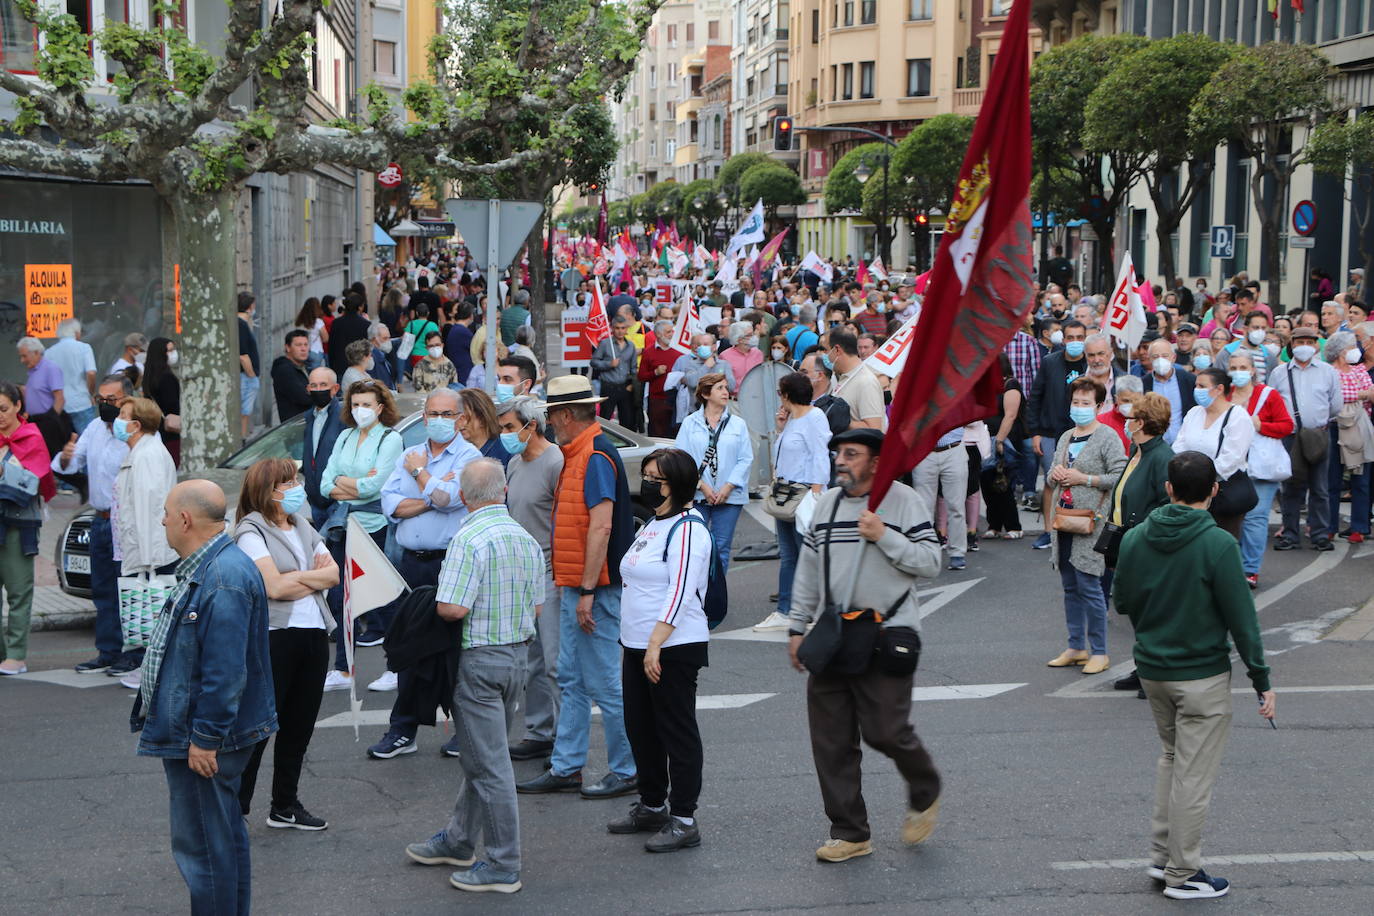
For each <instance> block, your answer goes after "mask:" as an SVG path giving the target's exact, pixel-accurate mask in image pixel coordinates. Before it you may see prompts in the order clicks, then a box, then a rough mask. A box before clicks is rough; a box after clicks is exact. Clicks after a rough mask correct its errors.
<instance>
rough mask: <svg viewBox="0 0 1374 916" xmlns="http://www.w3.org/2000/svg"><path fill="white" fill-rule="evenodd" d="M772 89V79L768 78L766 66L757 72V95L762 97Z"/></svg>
mask: <svg viewBox="0 0 1374 916" xmlns="http://www.w3.org/2000/svg"><path fill="white" fill-rule="evenodd" d="M772 91H773V81H772V80H771V79H769V78H768V68H767V67H765V68H764V69H763V70H762V72H760V73H759V96H760V97H761V98H762V97H764V96H767V95H768V94H769V93H770V92H772Z"/></svg>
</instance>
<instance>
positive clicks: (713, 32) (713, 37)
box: [706, 19, 720, 41]
mask: <svg viewBox="0 0 1374 916" xmlns="http://www.w3.org/2000/svg"><path fill="white" fill-rule="evenodd" d="M706 40H707V41H719V40H720V20H719V19H712V20H711V21H709V22H707V23H706Z"/></svg>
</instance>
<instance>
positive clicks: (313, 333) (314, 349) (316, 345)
mask: <svg viewBox="0 0 1374 916" xmlns="http://www.w3.org/2000/svg"><path fill="white" fill-rule="evenodd" d="M323 330H324V319H323V318H316V319H315V324H314V326H313V327H311V328H310V329H309V330H308V331H307V333H308V334H309V335H310V352H311V353H323V352H324V344H323V343H322V342H321V341H320V333H321V332H322V331H323Z"/></svg>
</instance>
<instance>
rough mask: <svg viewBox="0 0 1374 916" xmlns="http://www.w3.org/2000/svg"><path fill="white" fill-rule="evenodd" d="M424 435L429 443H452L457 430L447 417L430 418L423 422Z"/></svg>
mask: <svg viewBox="0 0 1374 916" xmlns="http://www.w3.org/2000/svg"><path fill="white" fill-rule="evenodd" d="M425 435H426V436H428V437H429V441H430V442H444V443H448V442H452V441H453V437H454V436H456V435H458V429H457V427H456V426H455V425H454V422H453V421H452V420H450V419H449V418H448V417H431V418H429V419H428V420H426V421H425Z"/></svg>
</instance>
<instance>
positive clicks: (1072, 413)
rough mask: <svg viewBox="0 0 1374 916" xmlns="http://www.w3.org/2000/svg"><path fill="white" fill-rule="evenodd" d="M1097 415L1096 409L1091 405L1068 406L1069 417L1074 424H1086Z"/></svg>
mask: <svg viewBox="0 0 1374 916" xmlns="http://www.w3.org/2000/svg"><path fill="white" fill-rule="evenodd" d="M1096 416H1097V411H1095V410H1093V409H1092V408H1091V407H1070V408H1069V419H1070V420H1072V421H1073V425H1074V426H1087V425H1088V424H1089V423H1091V422H1092V421H1093V419H1094V418H1095V417H1096Z"/></svg>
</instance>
